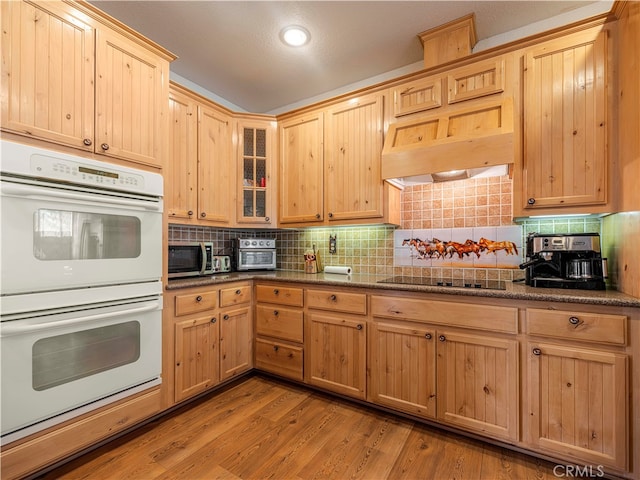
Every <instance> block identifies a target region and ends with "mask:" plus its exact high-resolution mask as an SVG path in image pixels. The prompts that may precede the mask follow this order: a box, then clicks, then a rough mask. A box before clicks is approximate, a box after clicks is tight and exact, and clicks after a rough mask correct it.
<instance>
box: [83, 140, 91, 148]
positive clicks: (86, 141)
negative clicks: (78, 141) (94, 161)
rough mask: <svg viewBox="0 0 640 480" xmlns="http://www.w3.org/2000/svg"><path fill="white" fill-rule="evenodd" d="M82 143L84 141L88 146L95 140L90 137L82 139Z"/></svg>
mask: <svg viewBox="0 0 640 480" xmlns="http://www.w3.org/2000/svg"><path fill="white" fill-rule="evenodd" d="M82 143H84V144H85V145H86V146H87V147H90V146H91V144H92V143H93V142H92V141H91V139H90V138H85V139H84V140H82Z"/></svg>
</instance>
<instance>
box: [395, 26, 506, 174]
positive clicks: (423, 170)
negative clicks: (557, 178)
mask: <svg viewBox="0 0 640 480" xmlns="http://www.w3.org/2000/svg"><path fill="white" fill-rule="evenodd" d="M419 37H420V40H421V41H422V43H423V46H424V49H425V67H426V68H430V67H433V66H435V65H436V64H439V63H445V62H449V61H452V60H455V59H459V58H462V57H465V56H468V55H470V54H471V49H472V47H473V45H475V42H476V39H475V27H474V16H473V15H468V16H466V17H463V18H461V19H458V20H455V21H453V22H450V23H448V24H446V25H443V26H440V27H437V28H435V29H432V30H429V31H427V32H423V33H421V34H419ZM451 45H454V46H455V48H449V53H448V54H447V51H448V50H447V48H446V46H451ZM435 62H437V63H435ZM504 71H505V65H504V60H503V59H502V58H496V59H490V60H487V61H484V62H481V63H480V64H472V65H469V66H466V67H461V68H460V67H459V68H453V69H452V70H451V71H449V72H444V73H443V74H441V75H434V76H432V77H426V78H422V79H418V80H416V81H414V82H411V83H409V84H406V85H404V86H403V87H401V88H398V89H396V90H395V91H394V97H395V98H394V100H393V101H394V106H395V117H396V118H397V121H396V122H395V123H391V124H390V125H389V129H388V131H387V134H386V137H385V142H384V147H383V149H382V178H383V179H385V180H391V181H393V180H397V181H398V183H400V184H406V183H429V182H430V181H445V180H449V179H450V180H457V179H459V178H466V177H469V176H474V175H477V174H479V173H482V172H485V171H486V170H487V169H490V168H492V167H496V166H506V165H509V164H512V163H513V161H514V132H513V128H514V117H513V99H512V98H511V97H510V96H506V95H504V93H505V92H504ZM471 86H473V88H471ZM443 93H445V95H443ZM501 170H502V171H504V170H506V169H505V168H504V167H503V168H502V169H501ZM451 171H456V172H457V174H452V175H449V176H448V178H447V176H445V175H441V176H439V175H434V174H441V173H443V172H451ZM462 173H464V175H461V174H462ZM499 174H503V173H499Z"/></svg>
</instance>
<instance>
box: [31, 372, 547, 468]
mask: <svg viewBox="0 0 640 480" xmlns="http://www.w3.org/2000/svg"><path fill="white" fill-rule="evenodd" d="M553 466H554V465H553V464H551V463H548V462H544V461H542V460H539V459H536V458H533V457H529V456H527V455H523V454H520V453H514V452H511V451H509V450H506V449H503V448H500V447H495V446H491V445H487V444H485V443H483V442H480V441H476V440H473V439H468V438H465V437H462V436H459V435H456V434H453V433H449V432H446V431H443V430H439V429H437V428H434V427H430V426H425V425H423V424H420V423H416V422H413V421H410V420H407V419H404V418H401V417H397V416H395V415H392V414H386V413H384V412H379V411H377V410H375V409H370V408H367V407H364V406H360V405H358V404H353V403H351V402H348V401H344V400H340V399H336V398H333V397H331V396H329V395H325V394H322V393H318V392H314V391H311V390H307V389H306V388H304V387H302V386H297V385H291V384H288V383H284V382H280V381H278V380H274V379H271V378H268V377H262V376H253V377H249V378H247V379H246V380H245V381H243V382H242V383H239V384H237V385H235V386H233V387H231V388H228V389H226V390H223V391H221V392H217V393H214V394H212V395H209V396H207V397H205V398H203V399H200V400H198V401H196V402H194V403H192V404H191V405H189V406H187V407H183V408H181V409H179V410H177V411H176V412H174V413H172V414H170V415H168V416H166V417H164V418H162V419H160V420H158V421H156V422H153V423H151V424H149V425H147V426H145V427H142V428H140V429H138V430H136V431H135V432H132V433H130V434H128V435H125V436H124V437H121V438H119V439H117V440H114V441H113V442H110V443H109V444H107V445H105V446H103V447H101V448H99V449H97V450H95V451H93V452H90V453H88V454H86V455H84V456H82V457H80V458H78V459H76V460H73V461H71V462H70V463H68V464H65V465H63V466H61V467H59V468H57V469H55V470H53V471H51V472H48V473H47V474H44V475H42V476H40V477H39V478H40V479H42V480H52V479H74V480H79V479H91V480H96V479H100V480H108V479H114V480H115V479H117V480H124V479H134V480H139V479H141V480H154V479H185V480H186V479H188V480H197V479H234V480H237V479H276V480H280V479H283V480H284V479H287V480H288V479H291V480H299V479H347V478H349V479H372V480H381V479H421V480H428V479H438V480H440V479H456V480H465V479H470V480H485V479H486V480H498V479H503V480H507V479H531V480H533V479H536V480H545V479H553V478H556V477H554V475H553Z"/></svg>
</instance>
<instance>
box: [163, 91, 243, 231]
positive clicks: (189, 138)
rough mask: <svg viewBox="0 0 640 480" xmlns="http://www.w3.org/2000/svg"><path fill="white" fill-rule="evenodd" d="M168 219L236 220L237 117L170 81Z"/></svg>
mask: <svg viewBox="0 0 640 480" xmlns="http://www.w3.org/2000/svg"><path fill="white" fill-rule="evenodd" d="M169 116H170V136H169V144H170V147H169V151H170V152H171V157H170V161H169V162H168V164H167V175H166V178H168V179H170V181H168V182H167V183H166V190H167V194H166V208H167V210H168V215H169V221H170V222H172V223H186V224H194V225H208V226H220V227H229V226H232V225H233V222H234V221H235V216H234V209H233V207H232V204H233V199H234V198H235V196H234V195H235V191H234V188H233V185H234V183H235V178H236V177H235V162H234V161H233V155H232V152H233V143H232V133H233V119H232V117H231V114H229V113H228V112H226V111H225V110H223V109H220V108H218V107H217V106H216V105H215V104H213V103H211V102H208V101H207V100H206V99H204V98H201V97H199V96H197V95H196V94H194V93H193V92H190V91H188V90H187V89H184V88H183V87H181V86H180V85H178V84H175V83H172V84H171V89H170V93H169Z"/></svg>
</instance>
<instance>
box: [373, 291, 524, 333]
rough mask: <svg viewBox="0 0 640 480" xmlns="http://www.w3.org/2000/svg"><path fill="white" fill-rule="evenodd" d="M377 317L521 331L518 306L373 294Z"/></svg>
mask: <svg viewBox="0 0 640 480" xmlns="http://www.w3.org/2000/svg"><path fill="white" fill-rule="evenodd" d="M371 312H372V314H373V316H374V317H386V318H397V319H405V320H417V321H419V322H427V323H434V324H439V325H449V326H452V327H463V328H476V329H480V330H487V331H494V332H504V333H518V309H517V308H515V307H496V306H492V305H474V304H468V303H453V302H451V303H450V302H441V301H436V300H420V299H416V298H404V297H383V296H373V297H371Z"/></svg>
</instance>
